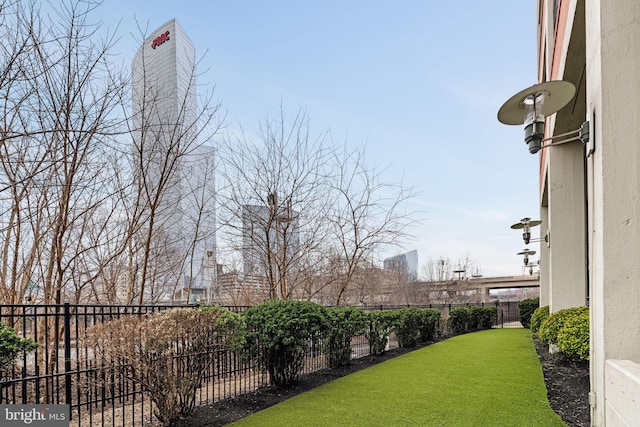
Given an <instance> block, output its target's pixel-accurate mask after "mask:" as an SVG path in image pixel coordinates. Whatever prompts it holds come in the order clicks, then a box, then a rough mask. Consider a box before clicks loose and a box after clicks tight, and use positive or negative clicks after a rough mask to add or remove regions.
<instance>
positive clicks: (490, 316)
mask: <svg viewBox="0 0 640 427" xmlns="http://www.w3.org/2000/svg"><path fill="white" fill-rule="evenodd" d="M497 321H498V308H497V307H494V306H487V307H482V312H481V317H480V324H479V325H480V328H481V329H491V328H492V327H493V325H494V324H495V323H496V322H497Z"/></svg>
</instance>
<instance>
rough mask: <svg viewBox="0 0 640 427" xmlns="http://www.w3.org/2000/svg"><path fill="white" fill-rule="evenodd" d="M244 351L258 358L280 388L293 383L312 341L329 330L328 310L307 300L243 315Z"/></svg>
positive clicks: (267, 306) (278, 302) (277, 302)
mask: <svg viewBox="0 0 640 427" xmlns="http://www.w3.org/2000/svg"><path fill="white" fill-rule="evenodd" d="M242 316H243V317H244V320H245V322H246V326H247V332H246V335H245V342H246V344H245V349H246V350H247V353H248V355H250V356H257V357H258V360H259V361H260V362H261V364H262V366H265V367H266V369H267V371H268V372H269V377H270V378H271V382H272V383H273V384H275V385H277V386H288V385H291V384H293V383H294V382H295V381H296V380H297V378H298V375H299V373H300V372H301V371H302V368H303V363H304V358H305V353H306V351H307V349H308V348H309V344H310V343H311V341H312V340H313V339H315V338H316V337H318V336H319V335H320V334H321V333H324V332H325V331H326V330H327V329H328V328H329V322H328V320H327V316H326V309H325V308H324V307H322V306H320V305H318V304H315V303H312V302H308V301H292V300H271V301H269V302H266V303H262V304H259V305H256V306H254V307H251V308H249V309H248V310H246V311H244V312H243V313H242Z"/></svg>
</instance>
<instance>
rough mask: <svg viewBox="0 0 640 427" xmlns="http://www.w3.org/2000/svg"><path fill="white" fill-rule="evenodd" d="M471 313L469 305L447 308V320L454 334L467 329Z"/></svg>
mask: <svg viewBox="0 0 640 427" xmlns="http://www.w3.org/2000/svg"><path fill="white" fill-rule="evenodd" d="M470 319H471V313H470V310H469V307H454V308H452V309H451V310H449V322H450V323H451V330H452V331H453V333H454V334H461V333H463V332H466V331H467V330H468V329H469V326H468V325H469V323H470Z"/></svg>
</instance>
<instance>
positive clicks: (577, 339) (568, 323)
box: [531, 306, 589, 360]
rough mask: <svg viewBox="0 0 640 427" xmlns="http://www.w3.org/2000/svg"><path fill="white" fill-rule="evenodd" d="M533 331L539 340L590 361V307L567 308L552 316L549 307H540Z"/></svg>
mask: <svg viewBox="0 0 640 427" xmlns="http://www.w3.org/2000/svg"><path fill="white" fill-rule="evenodd" d="M531 331H532V332H533V333H535V334H536V336H537V338H538V340H540V341H542V342H544V343H547V344H555V345H557V346H558V348H559V349H560V351H561V352H562V353H564V354H566V355H568V356H571V357H576V358H578V359H580V360H588V359H589V307H573V308H567V309H564V310H559V311H556V312H554V313H551V314H549V306H544V307H540V308H538V309H537V310H536V311H535V312H534V314H533V316H532V318H531Z"/></svg>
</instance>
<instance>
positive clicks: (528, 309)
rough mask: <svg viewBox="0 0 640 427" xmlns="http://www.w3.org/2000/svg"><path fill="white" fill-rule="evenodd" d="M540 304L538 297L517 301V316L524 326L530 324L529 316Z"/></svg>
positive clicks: (526, 326)
mask: <svg viewBox="0 0 640 427" xmlns="http://www.w3.org/2000/svg"><path fill="white" fill-rule="evenodd" d="M539 306H540V298H529V299H526V300H523V301H520V302H519V303H518V316H519V317H520V323H522V326H523V327H525V328H528V327H529V325H530V324H531V316H532V315H533V313H534V312H535V311H536V309H537V308H538V307H539Z"/></svg>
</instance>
